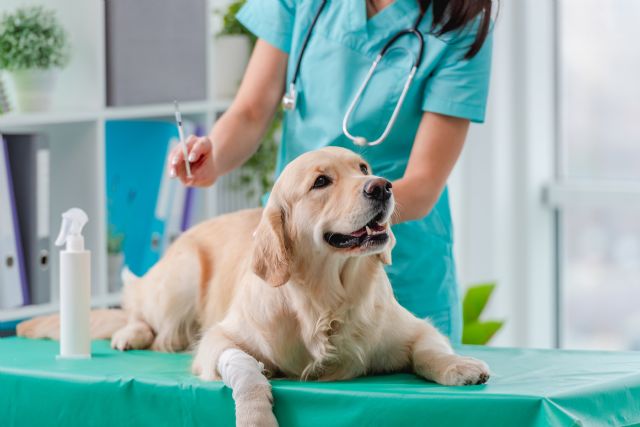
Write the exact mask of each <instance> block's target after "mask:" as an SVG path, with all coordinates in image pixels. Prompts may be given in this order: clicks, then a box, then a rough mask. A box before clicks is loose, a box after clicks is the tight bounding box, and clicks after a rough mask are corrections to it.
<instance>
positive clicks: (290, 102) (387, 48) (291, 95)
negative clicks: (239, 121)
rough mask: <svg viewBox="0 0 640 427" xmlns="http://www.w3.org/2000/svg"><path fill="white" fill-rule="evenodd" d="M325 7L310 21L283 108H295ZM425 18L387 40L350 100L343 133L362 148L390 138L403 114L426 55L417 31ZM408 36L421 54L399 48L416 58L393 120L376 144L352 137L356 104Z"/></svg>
mask: <svg viewBox="0 0 640 427" xmlns="http://www.w3.org/2000/svg"><path fill="white" fill-rule="evenodd" d="M326 4H327V0H322V3H321V4H320V6H319V7H318V11H317V12H316V14H315V16H314V17H313V20H312V21H311V25H310V27H309V30H308V31H307V34H306V35H305V38H304V40H303V42H302V46H301V48H300V54H299V55H298V59H297V61H296V66H295V68H294V72H293V76H292V79H291V81H290V83H289V87H288V91H287V92H286V93H285V95H284V97H283V106H284V108H285V109H288V110H293V109H295V107H296V97H297V93H296V81H297V79H298V74H299V72H300V65H301V64H302V58H303V57H304V52H305V50H306V48H307V44H308V43H309V39H310V38H311V33H312V32H313V29H314V27H315V26H316V23H317V21H318V18H319V17H320V15H321V14H322V10H323V9H324V7H325V6H326ZM423 16H424V13H421V14H420V16H419V17H418V19H417V20H416V23H415V24H414V26H413V27H412V28H408V29H406V30H402V31H399V32H398V33H397V34H395V35H394V36H393V37H392V38H391V39H389V40H388V41H387V43H385V45H384V46H383V48H382V50H381V51H380V53H379V54H378V56H377V57H376V59H375V60H374V61H373V64H371V67H370V68H369V71H368V72H367V75H366V77H365V79H364V81H363V82H362V84H361V85H360V87H359V88H358V92H357V93H356V96H355V97H354V98H353V100H352V101H351V104H350V105H349V108H348V109H347V111H346V113H345V115H344V118H343V120H342V132H343V133H344V135H345V136H346V137H347V138H349V139H350V140H351V141H352V142H353V143H354V144H356V145H361V146H363V145H367V146H375V145H378V144H381V143H382V142H383V141H384V140H385V139H386V138H387V137H388V136H389V133H390V132H391V130H392V129H393V126H394V125H395V122H396V120H397V118H398V114H399V113H400V109H401V108H402V105H403V104H404V100H405V98H406V96H407V93H408V92H409V88H410V87H411V83H412V82H413V79H414V77H415V75H416V72H417V70H418V68H419V67H420V64H421V63H422V57H423V54H424V36H423V35H422V33H421V32H420V31H419V30H418V25H419V24H420V22H421V21H422V17H423ZM405 35H413V36H415V37H416V38H417V39H418V43H419V44H418V54H417V55H413V53H412V52H410V51H409V50H408V49H407V48H403V47H398V48H397V49H402V50H405V51H407V52H409V53H410V54H411V55H412V56H413V65H412V67H411V71H410V72H409V75H408V76H407V80H406V81H405V83H404V87H403V88H402V92H401V93H400V97H399V98H398V101H397V102H396V106H395V107H394V109H393V112H392V113H391V117H390V118H389V121H388V122H387V126H386V127H385V129H384V131H383V132H382V134H381V135H380V136H378V138H376V139H375V140H374V141H367V140H366V138H364V137H361V136H355V135H353V134H352V133H351V132H350V131H349V120H350V118H351V116H352V115H353V112H354V110H355V109H356V107H357V105H358V104H359V102H360V100H361V98H362V95H363V93H364V91H365V90H366V88H367V85H368V84H369V82H370V81H371V78H372V77H373V75H374V73H375V71H376V68H378V65H379V64H380V61H382V59H383V58H384V56H385V55H386V54H387V53H389V52H391V51H393V50H394V49H396V48H394V47H393V45H394V44H395V43H396V42H397V41H398V40H399V39H400V38H401V37H402V36H405Z"/></svg>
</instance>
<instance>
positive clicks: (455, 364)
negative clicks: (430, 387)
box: [436, 355, 489, 385]
mask: <svg viewBox="0 0 640 427" xmlns="http://www.w3.org/2000/svg"><path fill="white" fill-rule="evenodd" d="M488 379H489V367H488V366H487V364H486V363H484V362H483V361H482V360H478V359H474V358H473V357H464V356H456V355H452V356H451V359H450V361H449V363H448V364H447V365H445V366H444V368H443V370H442V371H441V372H440V374H439V375H438V377H437V378H436V382H437V383H438V384H442V385H474V384H484V383H486V382H487V380H488Z"/></svg>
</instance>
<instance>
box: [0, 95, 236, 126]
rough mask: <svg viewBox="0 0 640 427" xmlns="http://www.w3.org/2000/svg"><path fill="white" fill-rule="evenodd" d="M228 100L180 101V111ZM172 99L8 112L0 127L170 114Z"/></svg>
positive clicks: (205, 109) (224, 104) (220, 107)
mask: <svg viewBox="0 0 640 427" xmlns="http://www.w3.org/2000/svg"><path fill="white" fill-rule="evenodd" d="M229 105H231V100H226V99H225V100H215V101H195V102H185V103H183V104H180V111H181V112H182V114H185V115H189V114H207V113H221V112H224V111H225V110H226V109H227V108H229ZM173 113H174V109H173V104H172V103H166V104H150V105H136V106H132V107H107V108H105V109H103V110H94V111H90V110H88V111H80V110H78V111H46V112H37V113H8V114H6V115H2V116H0V131H1V130H5V129H11V128H24V127H37V126H48V125H57V124H73V123H86V122H94V121H97V120H100V119H103V120H116V119H146V118H157V117H167V116H171V117H173Z"/></svg>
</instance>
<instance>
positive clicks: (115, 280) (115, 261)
mask: <svg viewBox="0 0 640 427" xmlns="http://www.w3.org/2000/svg"><path fill="white" fill-rule="evenodd" d="M123 263H124V255H123V254H122V252H120V253H117V254H109V255H108V256H107V278H108V279H107V284H108V288H109V293H114V292H118V291H120V290H121V289H122V278H121V273H122V265H123Z"/></svg>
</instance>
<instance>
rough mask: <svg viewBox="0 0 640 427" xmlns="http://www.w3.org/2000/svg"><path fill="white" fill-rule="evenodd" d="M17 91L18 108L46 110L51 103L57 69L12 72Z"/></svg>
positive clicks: (20, 109) (21, 109) (25, 110)
mask: <svg viewBox="0 0 640 427" xmlns="http://www.w3.org/2000/svg"><path fill="white" fill-rule="evenodd" d="M10 76H11V79H12V80H13V86H14V89H15V93H16V100H17V104H18V105H17V107H18V108H17V110H18V111H22V112H29V111H45V110H48V109H49V107H50V105H51V93H52V91H53V86H54V83H55V79H56V71H55V70H40V69H33V70H19V71H12V72H11V73H10Z"/></svg>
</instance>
